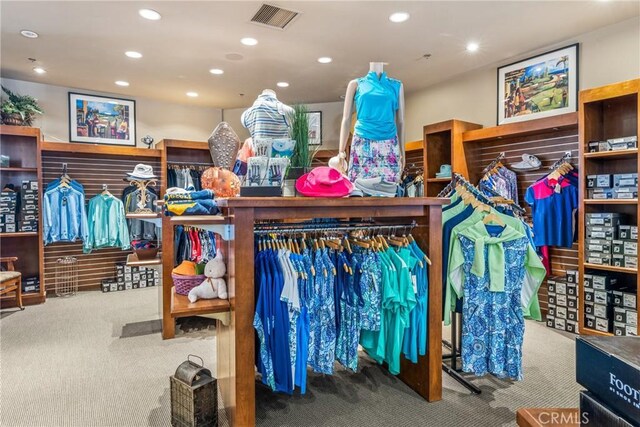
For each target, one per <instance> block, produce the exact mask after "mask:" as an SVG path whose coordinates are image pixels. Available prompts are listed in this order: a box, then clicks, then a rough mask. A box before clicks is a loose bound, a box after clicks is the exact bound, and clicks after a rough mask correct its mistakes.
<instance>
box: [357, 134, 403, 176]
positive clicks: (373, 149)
mask: <svg viewBox="0 0 640 427" xmlns="http://www.w3.org/2000/svg"><path fill="white" fill-rule="evenodd" d="M400 158H401V154H400V144H399V142H398V137H397V136H396V137H394V138H392V139H383V140H379V141H376V140H373V139H367V138H362V137H361V136H358V135H354V136H353V140H352V141H351V155H350V157H349V170H348V171H347V176H348V177H349V181H351V182H354V181H355V180H356V179H357V178H375V177H379V176H382V177H383V179H384V180H385V181H388V182H400V175H401V173H402V171H401V170H400Z"/></svg>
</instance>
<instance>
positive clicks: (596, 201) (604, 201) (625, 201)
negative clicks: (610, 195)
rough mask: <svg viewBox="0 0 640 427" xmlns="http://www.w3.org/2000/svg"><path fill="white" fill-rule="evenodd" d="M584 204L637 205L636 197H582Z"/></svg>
mask: <svg viewBox="0 0 640 427" xmlns="http://www.w3.org/2000/svg"><path fill="white" fill-rule="evenodd" d="M584 204H585V205H631V206H633V205H637V204H638V199H584Z"/></svg>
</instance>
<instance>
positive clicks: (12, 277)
mask: <svg viewBox="0 0 640 427" xmlns="http://www.w3.org/2000/svg"><path fill="white" fill-rule="evenodd" d="M16 261H18V258H17V257H3V258H0V263H3V262H4V263H7V271H0V295H4V294H8V293H9V292H15V293H16V300H17V303H18V307H20V310H24V307H23V306H22V273H20V272H19V271H15V269H14V266H13V263H14V262H16Z"/></svg>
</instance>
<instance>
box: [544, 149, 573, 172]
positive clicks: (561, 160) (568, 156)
mask: <svg viewBox="0 0 640 427" xmlns="http://www.w3.org/2000/svg"><path fill="white" fill-rule="evenodd" d="M570 160H571V151H565V153H564V154H563V155H562V157H560V158H559V159H558V160H556V162H555V163H554V164H552V165H551V166H549V169H555V168H557V167H558V166H560V165H561V164H563V163H571V162H570Z"/></svg>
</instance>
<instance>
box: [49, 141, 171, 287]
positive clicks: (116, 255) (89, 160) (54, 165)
mask: <svg viewBox="0 0 640 427" xmlns="http://www.w3.org/2000/svg"><path fill="white" fill-rule="evenodd" d="M63 163H66V164H67V173H68V174H69V176H70V177H71V178H73V179H75V180H76V181H78V182H79V183H81V184H82V185H83V186H84V191H85V199H86V203H87V204H88V203H89V200H90V199H91V198H92V197H94V196H96V195H97V194H100V193H101V192H102V185H103V184H107V185H108V189H109V192H110V193H111V194H113V195H114V196H116V197H117V198H119V199H120V198H121V196H122V190H124V188H125V187H126V186H127V185H129V184H128V183H127V182H125V181H124V180H123V178H124V177H125V176H126V172H131V171H133V168H134V166H135V165H136V164H138V163H145V164H148V165H151V166H153V170H154V173H155V174H156V175H158V176H160V159H159V158H154V157H151V158H149V157H130V156H112V155H99V156H98V155H96V156H92V155H91V154H74V153H58V152H55V153H54V152H43V153H42V168H43V182H44V186H45V187H46V185H47V183H49V182H51V181H52V180H54V179H56V178H58V177H60V174H61V173H62V164H63ZM158 188H159V187H156V189H158ZM129 253H131V251H122V250H120V249H118V248H104V249H96V250H93V251H92V252H91V253H90V254H83V253H82V242H75V243H63V242H59V243H54V244H50V245H47V246H45V247H44V280H45V286H46V287H47V289H53V288H54V286H55V267H56V260H57V259H58V258H61V257H64V256H73V257H76V258H77V259H78V279H79V280H78V282H79V283H78V286H79V288H80V289H81V290H88V289H96V288H99V286H100V282H101V280H102V279H107V278H111V277H114V275H115V271H114V269H115V264H116V263H119V262H124V261H126V259H127V255H128V254H129Z"/></svg>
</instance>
